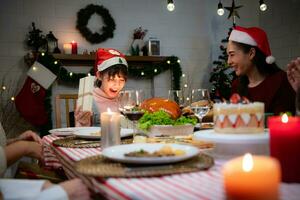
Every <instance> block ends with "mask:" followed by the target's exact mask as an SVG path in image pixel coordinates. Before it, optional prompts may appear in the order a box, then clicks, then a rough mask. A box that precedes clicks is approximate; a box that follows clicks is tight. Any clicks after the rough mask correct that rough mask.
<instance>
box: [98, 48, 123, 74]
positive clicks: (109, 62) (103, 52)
mask: <svg viewBox="0 0 300 200" xmlns="http://www.w3.org/2000/svg"><path fill="white" fill-rule="evenodd" d="M117 64H121V65H125V66H126V67H128V64H127V61H126V60H125V56H124V55H123V54H122V53H121V52H119V51H118V50H116V49H111V48H105V49H104V48H100V49H98V50H97V53H96V64H95V71H103V70H105V69H107V68H109V67H110V66H113V65H117Z"/></svg>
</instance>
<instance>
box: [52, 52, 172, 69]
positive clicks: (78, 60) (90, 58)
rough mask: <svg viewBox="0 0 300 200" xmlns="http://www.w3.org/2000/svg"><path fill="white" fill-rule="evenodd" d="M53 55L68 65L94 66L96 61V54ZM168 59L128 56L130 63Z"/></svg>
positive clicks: (157, 61)
mask: <svg viewBox="0 0 300 200" xmlns="http://www.w3.org/2000/svg"><path fill="white" fill-rule="evenodd" d="M53 56H54V58H56V59H59V60H60V62H61V63H62V64H63V65H66V66H93V65H94V62H95V55H82V54H78V55H72V54H53ZM166 59H167V57H165V56H126V60H127V62H128V63H129V64H130V65H137V64H138V65H140V64H155V63H161V62H164V61H165V60H166Z"/></svg>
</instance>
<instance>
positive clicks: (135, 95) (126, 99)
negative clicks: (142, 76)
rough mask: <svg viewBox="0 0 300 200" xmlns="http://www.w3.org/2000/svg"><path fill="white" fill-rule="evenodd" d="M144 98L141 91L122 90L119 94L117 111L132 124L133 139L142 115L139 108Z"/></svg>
mask: <svg viewBox="0 0 300 200" xmlns="http://www.w3.org/2000/svg"><path fill="white" fill-rule="evenodd" d="M144 96H145V95H144V91H143V90H124V91H121V92H120V94H119V110H120V112H121V114H123V115H125V116H126V117H127V118H128V119H129V120H130V121H132V122H133V139H134V138H135V136H136V135H137V134H138V129H137V122H138V120H139V119H140V118H141V117H142V116H143V115H144V111H143V110H142V109H141V108H140V105H141V103H142V102H143V101H144Z"/></svg>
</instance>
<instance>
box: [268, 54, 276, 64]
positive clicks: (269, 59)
mask: <svg viewBox="0 0 300 200" xmlns="http://www.w3.org/2000/svg"><path fill="white" fill-rule="evenodd" d="M275 60H276V59H275V57H274V56H267V57H266V62H267V63H268V64H273V63H274V62H275Z"/></svg>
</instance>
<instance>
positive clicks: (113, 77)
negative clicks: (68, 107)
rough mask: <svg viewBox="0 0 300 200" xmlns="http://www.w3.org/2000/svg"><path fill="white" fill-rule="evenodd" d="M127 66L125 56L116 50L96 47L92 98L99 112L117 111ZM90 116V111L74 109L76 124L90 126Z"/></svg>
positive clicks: (125, 78)
mask: <svg viewBox="0 0 300 200" xmlns="http://www.w3.org/2000/svg"><path fill="white" fill-rule="evenodd" d="M127 67H128V64H127V61H126V60H125V56H124V55H123V54H122V53H121V52H119V51H118V50H115V49H111V48H109V49H108V48H107V49H104V48H101V49H98V51H97V53H96V63H95V72H96V77H97V80H96V83H95V85H96V87H95V88H94V90H93V98H94V102H95V104H96V107H97V111H98V112H99V113H102V112H105V111H107V108H110V110H111V111H113V112H119V105H118V96H119V93H120V91H121V90H122V89H123V88H124V86H125V83H126V80H127V72H128V70H127ZM91 116H92V113H91V112H89V111H82V109H81V107H78V108H77V109H76V111H75V124H76V126H91ZM98 120H99V119H98Z"/></svg>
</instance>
